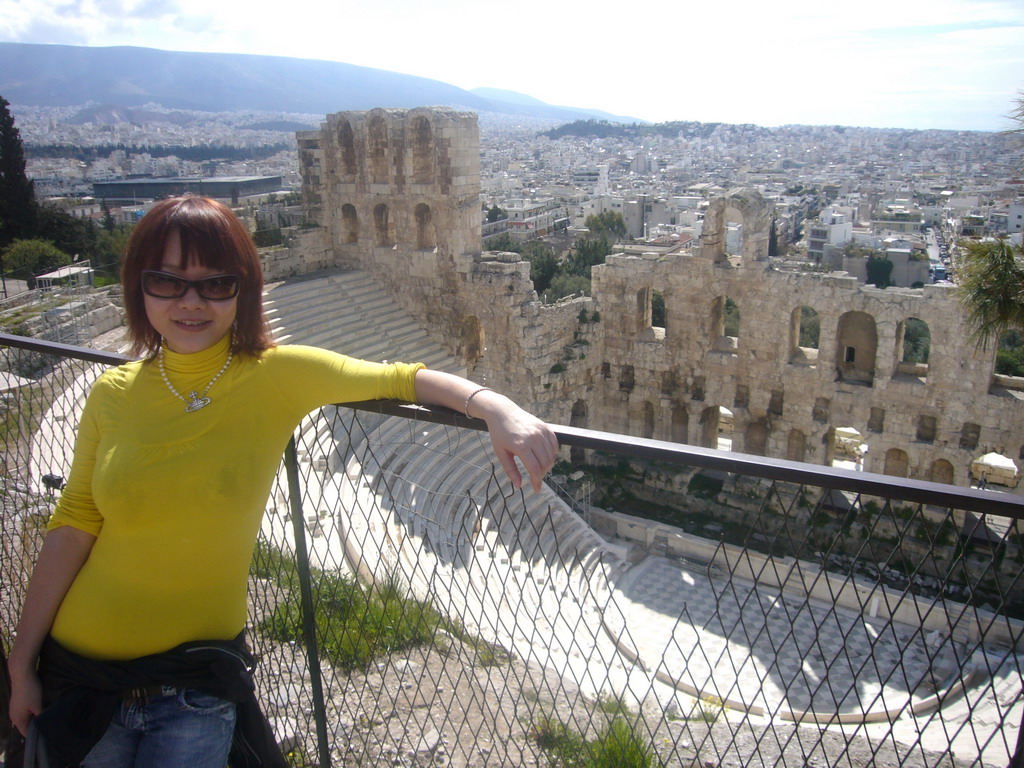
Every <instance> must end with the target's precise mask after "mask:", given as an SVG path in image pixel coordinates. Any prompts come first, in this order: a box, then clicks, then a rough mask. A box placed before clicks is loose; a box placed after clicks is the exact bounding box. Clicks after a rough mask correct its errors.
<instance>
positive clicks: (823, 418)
mask: <svg viewBox="0 0 1024 768" xmlns="http://www.w3.org/2000/svg"><path fill="white" fill-rule="evenodd" d="M831 409H832V401H831V400H829V399H828V398H827V397H818V398H815V400H814V407H813V408H812V409H811V418H812V419H814V420H815V421H817V422H819V423H820V424H828V421H829V418H830V415H829V414H830V411H831Z"/></svg>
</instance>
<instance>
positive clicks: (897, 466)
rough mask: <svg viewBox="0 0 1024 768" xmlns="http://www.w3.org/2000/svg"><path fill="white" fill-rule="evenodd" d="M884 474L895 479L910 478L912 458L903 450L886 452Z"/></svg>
mask: <svg viewBox="0 0 1024 768" xmlns="http://www.w3.org/2000/svg"><path fill="white" fill-rule="evenodd" d="M882 472H883V473H885V474H886V475H891V476H893V477H909V476H910V457H909V456H907V452H906V451H904V450H902V449H901V448H890V449H889V450H888V451H886V452H885V467H884V468H883V469H882Z"/></svg>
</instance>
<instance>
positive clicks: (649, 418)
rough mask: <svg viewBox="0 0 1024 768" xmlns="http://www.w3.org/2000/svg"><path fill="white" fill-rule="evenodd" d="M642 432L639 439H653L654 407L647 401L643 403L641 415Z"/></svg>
mask: <svg viewBox="0 0 1024 768" xmlns="http://www.w3.org/2000/svg"><path fill="white" fill-rule="evenodd" d="M643 419H644V423H643V431H642V432H641V437H646V438H647V439H651V438H652V437H654V405H653V404H652V403H651V402H650V401H649V400H645V401H644V414H643Z"/></svg>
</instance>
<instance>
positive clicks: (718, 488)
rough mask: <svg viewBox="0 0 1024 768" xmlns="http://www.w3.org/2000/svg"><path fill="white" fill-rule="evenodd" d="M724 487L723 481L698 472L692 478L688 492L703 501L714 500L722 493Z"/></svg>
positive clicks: (687, 487)
mask: <svg viewBox="0 0 1024 768" xmlns="http://www.w3.org/2000/svg"><path fill="white" fill-rule="evenodd" d="M722 485H723V483H722V481H721V480H719V479H718V478H717V477H710V476H708V475H705V474H702V473H700V472H698V473H696V474H695V475H694V476H693V477H691V478H690V482H689V483H688V484H687V486H686V490H687V492H688V493H692V494H693V495H694V496H698V497H700V498H702V499H713V498H714V497H715V496H717V495H718V494H719V493H721V492H722Z"/></svg>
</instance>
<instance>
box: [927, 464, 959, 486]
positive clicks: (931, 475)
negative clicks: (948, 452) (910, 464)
mask: <svg viewBox="0 0 1024 768" xmlns="http://www.w3.org/2000/svg"><path fill="white" fill-rule="evenodd" d="M953 475H954V470H953V465H952V464H951V463H950V462H948V461H946V460H945V459H936V460H935V461H933V462H932V466H931V468H930V469H929V470H928V479H929V480H931V481H932V482H933V483H946V484H947V485H953V484H954V477H953Z"/></svg>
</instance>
